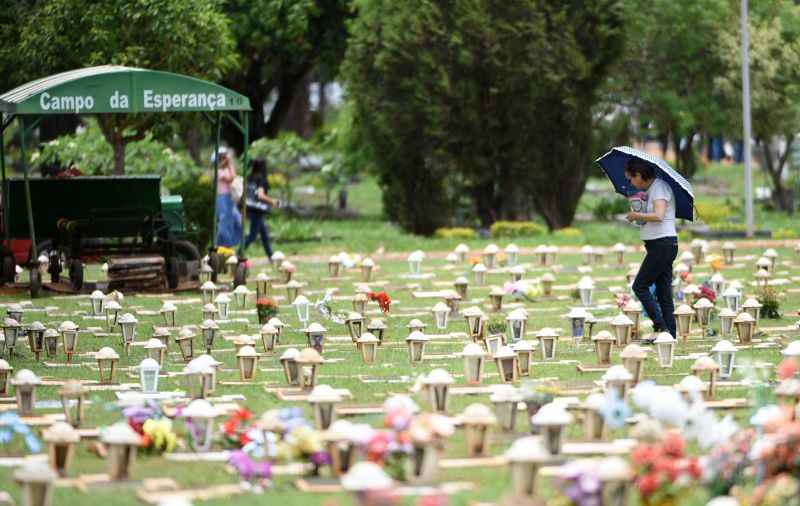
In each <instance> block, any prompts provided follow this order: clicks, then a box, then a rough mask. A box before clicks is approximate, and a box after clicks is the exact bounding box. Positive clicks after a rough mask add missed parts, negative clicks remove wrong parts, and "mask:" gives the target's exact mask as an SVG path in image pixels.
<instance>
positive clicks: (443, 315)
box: [431, 301, 450, 330]
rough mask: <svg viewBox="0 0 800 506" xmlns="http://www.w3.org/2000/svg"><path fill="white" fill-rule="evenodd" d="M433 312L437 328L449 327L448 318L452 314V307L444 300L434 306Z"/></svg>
mask: <svg viewBox="0 0 800 506" xmlns="http://www.w3.org/2000/svg"><path fill="white" fill-rule="evenodd" d="M431 312H432V313H433V317H434V319H435V320H436V328H437V329H439V330H444V329H446V328H447V320H448V318H449V316H450V307H449V306H448V305H447V304H445V303H444V302H441V301H440V302H437V303H436V304H435V305H434V306H433V307H432V308H431Z"/></svg>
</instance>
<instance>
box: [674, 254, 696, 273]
mask: <svg viewBox="0 0 800 506" xmlns="http://www.w3.org/2000/svg"><path fill="white" fill-rule="evenodd" d="M678 261H679V262H680V263H682V264H685V265H686V266H687V267H688V268H689V272H692V267H693V266H694V263H695V258H694V255H693V254H692V252H691V251H684V252H683V253H681V254H680V256H678Z"/></svg>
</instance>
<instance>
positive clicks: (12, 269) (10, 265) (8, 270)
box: [2, 254, 17, 283]
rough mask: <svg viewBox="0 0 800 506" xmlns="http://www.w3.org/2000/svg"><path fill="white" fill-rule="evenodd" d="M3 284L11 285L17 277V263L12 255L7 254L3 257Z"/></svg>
mask: <svg viewBox="0 0 800 506" xmlns="http://www.w3.org/2000/svg"><path fill="white" fill-rule="evenodd" d="M2 275H3V283H13V282H14V277H15V276H16V275H17V262H16V260H14V255H12V254H8V255H5V256H4V257H3V272H2Z"/></svg>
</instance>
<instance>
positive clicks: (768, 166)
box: [756, 134, 794, 214]
mask: <svg viewBox="0 0 800 506" xmlns="http://www.w3.org/2000/svg"><path fill="white" fill-rule="evenodd" d="M786 139H787V140H786V150H785V151H784V152H783V154H779V155H778V160H775V158H774V157H773V156H772V151H771V150H770V143H769V142H764V141H763V140H761V139H758V140H757V141H756V142H757V143H758V145H759V146H760V147H761V149H762V150H763V152H764V165H765V167H764V170H766V171H767V174H769V177H770V180H771V181H772V202H773V204H774V205H775V207H776V208H777V209H778V210H780V211H784V212H787V213H790V214H792V213H794V206H793V204H794V203H793V202H792V200H793V199H792V198H791V196H790V195H789V193H790V192H789V190H788V189H787V188H786V187H785V186H784V185H783V179H782V178H781V176H782V175H783V167H784V166H785V165H786V161H787V159H788V158H789V153H790V152H791V149H792V144H793V143H794V136H793V135H791V134H789V135H787V136H786Z"/></svg>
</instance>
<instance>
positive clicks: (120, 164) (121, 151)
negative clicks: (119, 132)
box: [111, 137, 128, 176]
mask: <svg viewBox="0 0 800 506" xmlns="http://www.w3.org/2000/svg"><path fill="white" fill-rule="evenodd" d="M127 144H128V143H127V142H125V140H124V139H122V138H121V137H120V138H119V139H116V140H115V141H114V143H113V144H112V145H111V148H112V149H113V150H114V171H113V174H114V175H115V176H123V175H125V147H126V146H127Z"/></svg>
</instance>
